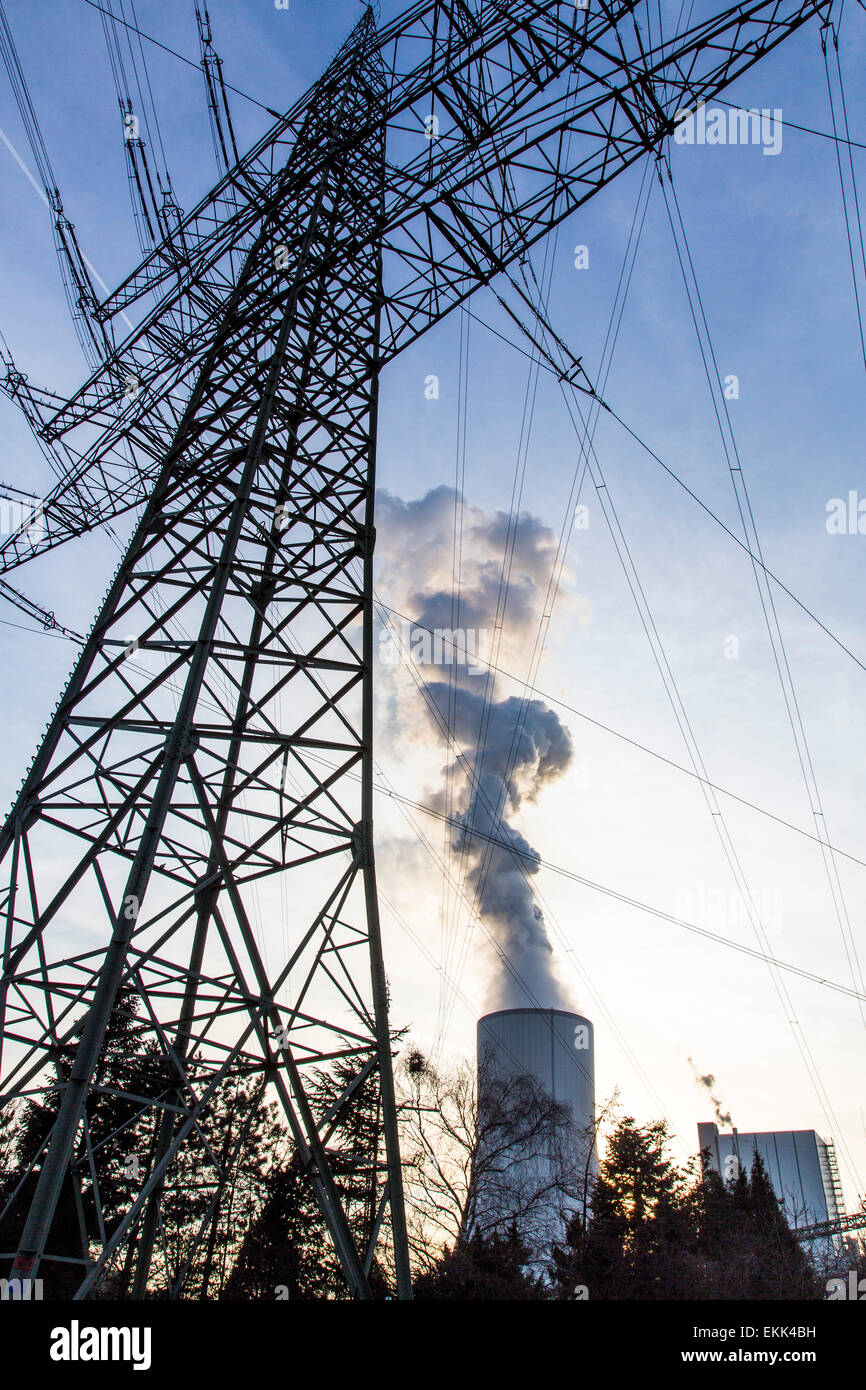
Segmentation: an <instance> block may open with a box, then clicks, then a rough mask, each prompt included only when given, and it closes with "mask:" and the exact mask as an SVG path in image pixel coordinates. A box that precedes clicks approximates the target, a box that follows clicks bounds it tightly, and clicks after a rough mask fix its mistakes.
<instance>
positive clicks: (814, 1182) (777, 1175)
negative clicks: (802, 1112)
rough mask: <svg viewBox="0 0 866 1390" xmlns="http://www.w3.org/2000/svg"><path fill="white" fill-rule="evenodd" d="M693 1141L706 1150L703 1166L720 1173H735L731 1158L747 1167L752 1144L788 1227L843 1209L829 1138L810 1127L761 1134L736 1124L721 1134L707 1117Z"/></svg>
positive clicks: (841, 1213)
mask: <svg viewBox="0 0 866 1390" xmlns="http://www.w3.org/2000/svg"><path fill="white" fill-rule="evenodd" d="M698 1144H699V1145H700V1149H701V1152H702V1153H704V1151H705V1150H708V1151H709V1159H708V1166H709V1167H710V1168H714V1169H715V1170H716V1172H717V1173H720V1174H721V1175H722V1177H723V1178H726V1177H730V1176H732V1173H733V1175H735V1174H736V1168H735V1166H734V1164H733V1163H732V1161H731V1160H732V1159H736V1160H737V1161H738V1162H739V1163H740V1164H741V1165H742V1166H743V1168H745V1170H746V1172H748V1171H749V1169H750V1168H751V1166H752V1156H753V1154H754V1152H755V1150H756V1149H757V1151H758V1153H759V1154H760V1155H761V1158H762V1159H763V1161H764V1167H765V1168H766V1170H767V1175H768V1177H769V1179H770V1181H771V1183H772V1184H773V1189H774V1191H775V1193H776V1196H777V1197H778V1199H779V1201H780V1203H781V1204H782V1207H783V1208H784V1211H785V1215H786V1217H787V1219H788V1224H789V1225H790V1226H792V1227H796V1226H812V1225H816V1224H817V1223H818V1222H822V1221H835V1220H836V1219H837V1218H838V1217H841V1216H844V1215H845V1199H844V1197H843V1195H842V1187H841V1184H840V1182H839V1172H838V1169H837V1167H836V1153H835V1150H834V1148H833V1143H832V1141H831V1140H825V1139H822V1138H821V1136H820V1135H819V1134H816V1132H815V1130H814V1129H790V1130H770V1131H767V1132H766V1133H763V1134H745V1133H742V1132H740V1131H739V1130H736V1129H735V1130H732V1132H731V1133H730V1134H720V1133H719V1129H718V1126H717V1125H715V1124H713V1123H712V1122H710V1123H707V1124H699V1125H698Z"/></svg>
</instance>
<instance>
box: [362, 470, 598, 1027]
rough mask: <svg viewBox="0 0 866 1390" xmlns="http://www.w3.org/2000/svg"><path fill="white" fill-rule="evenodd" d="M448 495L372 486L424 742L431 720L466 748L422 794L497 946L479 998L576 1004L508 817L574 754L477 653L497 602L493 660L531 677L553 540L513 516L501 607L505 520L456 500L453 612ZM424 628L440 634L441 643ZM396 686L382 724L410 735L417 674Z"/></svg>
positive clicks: (527, 852) (551, 715) (526, 518)
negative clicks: (449, 823)
mask: <svg viewBox="0 0 866 1390" xmlns="http://www.w3.org/2000/svg"><path fill="white" fill-rule="evenodd" d="M456 500H457V499H456V495H455V493H454V491H453V489H451V488H447V487H440V488H437V489H435V490H434V491H432V492H429V493H428V494H427V495H426V497H423V498H421V499H419V500H418V501H413V502H405V501H402V500H401V499H400V498H397V497H394V496H392V495H390V494H388V493H383V494H380V496H379V498H378V499H377V509H378V530H379V538H380V546H381V551H380V555H381V557H382V559H383V561H384V563H383V565H382V569H381V573H380V578H379V581H378V587H379V591H380V595H382V596H383V597H385V601H386V602H388V604H389V605H390V606H391V607H392V608H395V609H398V610H399V611H401V612H402V613H404V614H406V615H407V617H408V618H409V619H410V620H411V623H409V624H404V625H403V629H402V635H403V639H404V642H405V640H406V639H407V638H408V640H409V643H410V646H411V650H412V653H413V656H414V659H415V663H416V666H417V668H418V677H419V679H420V681H421V683H422V685H423V688H424V691H425V692H426V696H427V699H428V701H429V702H430V703H431V704H432V705H433V706H434V708H435V711H438V719H437V717H436V714H435V713H432V712H431V711H430V709H429V707H428V708H427V732H426V733H425V738H426V739H427V740H428V741H429V729H430V727H431V726H433V727H435V728H436V729H437V731H438V732H439V734H440V737H441V729H442V727H449V728H450V729H451V731H452V733H453V737H454V741H455V743H456V745H457V748H458V749H459V750H460V752H461V753H462V755H463V756H462V758H456V757H454V756H453V750H452V756H451V758H450V760H449V764H448V767H447V768H444V769H443V779H444V776H445V773H446V772H450V773H451V777H452V800H451V804H450V807H449V805H448V803H447V799H446V793H445V789H444V786H442V787H440V788H437V789H436V790H435V791H434V792H433V793H432V794H430V793H428V799H429V800H431V801H432V802H433V804H434V805H436V807H437V809H440V810H442V811H450V814H451V815H452V816H453V817H454V819H455V820H456V822H457V824H456V825H455V827H454V833H453V838H452V848H453V850H454V851H455V853H456V854H462V855H463V856H465V866H466V885H467V889H468V896H470V897H474V901H475V904H476V908H477V910H478V913H479V915H480V916H481V918H482V920H483V921H484V922H485V924H486V926H487V927H488V929H489V931H490V933H491V935H492V936H493V937H494V938H495V940H496V942H497V944H498V946H499V948H500V950H499V951H496V950H494V949H491V950H490V952H489V956H490V967H491V969H490V989H489V995H488V1000H487V1006H488V1007H490V1008H519V1007H524V1008H525V1007H527V1006H532V1005H535V1004H537V1005H539V1006H541V1007H546V1008H550V1007H558V1008H569V1009H570V1008H573V1007H574V1001H573V999H572V998H571V996H570V994H569V992H568V990H567V988H566V987H565V985H564V984H563V982H562V980H561V979H560V977H559V975H558V973H557V969H556V962H555V958H554V955H553V951H552V948H551V944H550V939H549V936H548V932H547V927H546V924H545V921H544V917H543V914H542V912H541V910H540V908H539V906H538V904H537V902H536V901H535V897H534V894H533V890H532V883H531V879H532V876H533V875H534V874H536V873H537V872H538V866H539V860H540V857H541V856H540V855H539V853H538V851H537V850H535V849H533V847H532V846H531V845H530V844H529V843H528V842H527V840H526V839H525V837H524V836H523V835H522V834H521V833H520V831H519V830H517V829H516V828H515V827H514V826H513V825H512V824H511V817H512V816H513V815H514V814H515V813H516V812H517V811H518V810H519V809H520V807H521V805H522V804H523V803H524V802H534V801H536V799H537V798H538V796H539V795H540V793H541V792H542V791H543V789H544V788H545V787H546V786H547V785H549V784H550V783H551V782H553V781H555V780H556V779H557V778H559V777H561V776H562V775H563V773H564V772H565V771H566V769H567V768H568V767H569V765H570V764H571V762H572V760H573V757H574V748H573V745H572V741H571V735H570V734H569V732H568V730H567V729H566V728H565V726H564V725H563V724H562V723H561V721H560V719H559V716H558V714H557V713H556V712H555V711H554V710H552V709H550V707H549V706H547V705H546V704H545V703H544V702H543V701H542V700H538V699H530V700H528V701H526V700H524V699H523V698H522V697H521V695H514V694H511V695H508V696H507V697H504V698H496V690H498V689H500V688H501V687H502V684H503V681H502V679H501V678H499V679H498V680H497V682H496V690H495V689H494V686H493V684H492V683H491V684H489V683H488V682H489V681H490V682H492V680H493V678H492V677H490V676H489V675H488V671H487V667H486V666H485V665H484V662H483V660H478V654H479V652H483V653H484V654H485V656H486V655H487V654H488V653H489V654H490V655H491V656H492V655H493V651H494V646H495V644H494V642H493V634H494V628H495V624H496V622H497V608H498V607H499V609H500V612H499V617H500V620H501V622H502V637H501V643H500V645H499V650H498V664H500V665H501V666H503V667H504V668H505V669H508V670H511V671H514V672H515V673H517V674H521V675H522V674H524V673H525V671H526V665H527V659H528V656H529V654H530V653H531V650H532V647H533V646H534V643H535V638H536V635H537V632H538V626H539V622H540V619H541V616H542V612H543V609H544V602H545V598H546V595H547V588H548V582H549V580H550V576H551V572H552V569H553V565H554V563H555V557H556V539H555V537H554V535H553V532H552V531H551V530H550V528H549V527H547V526H545V525H543V523H542V522H540V521H539V520H538V519H537V518H536V517H534V516H531V515H530V514H529V513H525V512H524V513H521V515H520V516H519V518H518V519H517V522H516V524H513V523H512V528H511V529H512V533H513V534H512V537H511V539H512V541H513V558H512V562H511V572H510V575H509V579H508V592H507V601H506V603H505V608H504V613H503V612H502V608H501V605H502V594H503V590H502V588H501V585H502V566H503V555H504V553H505V552H506V548H507V546H508V541H509V518H508V515H507V514H506V513H504V512H493V513H490V512H485V511H483V510H481V509H480V508H478V507H471V506H469V505H464V506H463V508H462V523H463V544H462V560H461V564H460V595H459V607H458V605H457V604H456V602H455V599H454V596H453V589H454V586H453V583H452V573H453V569H452V566H453V545H454V518H455V502H456ZM571 601H572V603H573V602H574V600H571ZM431 634H440V635H441V636H440V640H439V641H438V643H437V642H435V641H434V640H433V639H432V638H431ZM383 638H384V634H383ZM392 689H393V694H392V703H391V707H390V709H389V712H388V713H389V722H390V727H391V729H392V732H393V731H399V730H402V731H403V732H404V733H407V734H410V730H411V728H412V726H413V725H415V726H416V727H417V725H418V723H419V722H420V721H419V710H423V709H424V708H425V702H424V701H422V699H421V697H420V696H419V694H418V692H417V691H416V690H415V689H414V688H413V687H412V684H411V681H409V682H407V681H406V680H405V679H402V678H400V679H398V678H397V677H396V676H395V680H394V684H393V687H392ZM512 689H513V687H512ZM491 695H493V698H491ZM410 736H411V734H410ZM494 841H495V842H497V843H493V842H494ZM455 862H457V861H455ZM500 952H501V954H500ZM509 967H510V968H509Z"/></svg>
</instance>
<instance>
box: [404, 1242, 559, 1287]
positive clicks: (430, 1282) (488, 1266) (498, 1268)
mask: <svg viewBox="0 0 866 1390" xmlns="http://www.w3.org/2000/svg"><path fill="white" fill-rule="evenodd" d="M530 1265H531V1252H530V1250H529V1249H528V1248H527V1246H526V1245H525V1244H524V1243H523V1241H522V1240H521V1237H520V1232H519V1231H518V1229H517V1226H516V1225H512V1226H511V1227H510V1228H509V1230H508V1231H507V1232H506V1233H505V1234H504V1235H499V1234H494V1235H491V1236H488V1237H484V1236H482V1235H481V1233H480V1232H479V1231H476V1232H474V1233H473V1234H472V1235H471V1236H469V1237H468V1239H466V1240H463V1241H460V1242H458V1243H457V1244H456V1245H455V1246H454V1247H453V1248H452V1249H447V1248H446V1250H445V1251H444V1252H443V1254H442V1255H441V1257H440V1259H439V1260H438V1261H437V1262H436V1263H435V1264H434V1265H432V1266H431V1267H430V1268H429V1269H428V1270H427V1271H425V1272H424V1273H423V1274H420V1275H419V1276H418V1278H417V1279H416V1281H415V1298H416V1300H422V1301H423V1300H433V1299H447V1298H453V1299H460V1300H461V1301H463V1302H466V1301H472V1300H481V1299H483V1300H486V1301H489V1300H491V1299H497V1300H511V1299H518V1300H526V1299H541V1298H545V1297H546V1292H545V1290H544V1287H543V1284H542V1281H541V1279H540V1278H539V1277H538V1275H534V1274H532V1273H531V1272H530Z"/></svg>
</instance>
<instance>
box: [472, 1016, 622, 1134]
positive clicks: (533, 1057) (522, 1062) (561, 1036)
mask: <svg viewBox="0 0 866 1390" xmlns="http://www.w3.org/2000/svg"><path fill="white" fill-rule="evenodd" d="M477 1055H478V1065H479V1084H480V1086H483V1082H484V1078H485V1075H488V1076H490V1077H492V1078H496V1079H497V1080H502V1081H504V1080H507V1079H508V1078H509V1077H513V1076H522V1075H528V1076H533V1077H535V1079H536V1081H537V1082H538V1083H539V1085H540V1086H542V1087H543V1088H544V1090H545V1091H546V1092H547V1094H548V1095H549V1096H552V1097H553V1099H554V1100H558V1101H562V1102H564V1103H565V1104H566V1105H568V1106H570V1107H571V1111H572V1114H573V1116H574V1120H573V1123H574V1127H575V1129H576V1130H580V1129H582V1128H584V1126H586V1125H591V1124H592V1122H593V1120H594V1119H595V1063H594V1057H595V1054H594V1051H593V1036H592V1024H591V1023H590V1021H589V1019H588V1018H583V1017H582V1016H581V1015H580V1014H572V1013H566V1012H565V1010H564V1009H502V1010H501V1011H500V1012H499V1013H495V1014H485V1016H484V1018H480V1019H479V1020H478V1054H477Z"/></svg>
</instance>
